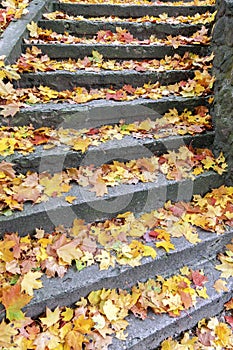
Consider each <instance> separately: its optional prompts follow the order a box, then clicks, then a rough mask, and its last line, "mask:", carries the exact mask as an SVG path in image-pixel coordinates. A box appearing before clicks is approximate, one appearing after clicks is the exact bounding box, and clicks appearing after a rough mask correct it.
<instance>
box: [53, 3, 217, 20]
mask: <svg viewBox="0 0 233 350" xmlns="http://www.w3.org/2000/svg"><path fill="white" fill-rule="evenodd" d="M52 8H53V11H63V12H66V13H67V14H69V15H72V16H86V17H95V16H96V17H97V16H100V15H101V16H107V17H108V16H118V17H123V18H125V17H134V18H138V17H142V16H147V15H148V16H159V15H161V14H163V13H167V14H168V15H169V16H180V15H182V16H193V15H195V14H196V13H200V14H201V13H205V12H207V11H210V12H214V11H215V6H209V5H206V6H185V5H183V6H182V5H179V6H177V5H176V6H170V5H166V2H163V3H161V4H160V5H153V4H152V5H147V6H144V5H130V4H127V3H125V4H122V5H115V4H80V3H59V2H56V3H53V4H52Z"/></svg>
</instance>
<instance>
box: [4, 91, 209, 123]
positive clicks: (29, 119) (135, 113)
mask: <svg viewBox="0 0 233 350" xmlns="http://www.w3.org/2000/svg"><path fill="white" fill-rule="evenodd" d="M209 98H211V96H208V97H192V98H184V97H181V96H170V97H164V98H162V99H160V100H150V99H143V98H139V99H137V100H134V101H126V102H123V101H121V102H117V101H106V100H96V101H91V102H87V103H82V104H69V103H62V104H54V103H47V104H36V105H33V106H28V107H26V108H21V110H20V112H18V113H17V114H16V115H15V116H14V118H13V119H12V118H2V119H1V120H0V123H1V125H30V124H32V125H33V126H34V127H43V126H54V127H61V126H63V127H74V128H76V129H77V128H78V129H83V128H93V127H97V126H100V125H103V124H112V123H119V121H120V120H121V119H124V120H125V121H126V122H127V123H130V122H133V121H135V120H144V119H145V118H147V117H155V116H156V115H158V116H160V115H162V114H164V113H165V112H167V111H168V110H169V109H170V108H176V109H177V110H178V111H183V110H184V108H188V109H192V108H194V107H196V106H198V105H205V106H206V105H208V100H209Z"/></svg>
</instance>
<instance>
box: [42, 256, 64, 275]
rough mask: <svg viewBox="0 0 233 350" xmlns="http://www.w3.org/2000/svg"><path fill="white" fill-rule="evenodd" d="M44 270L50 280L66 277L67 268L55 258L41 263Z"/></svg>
mask: <svg viewBox="0 0 233 350" xmlns="http://www.w3.org/2000/svg"><path fill="white" fill-rule="evenodd" d="M41 268H42V270H45V273H46V275H47V276H48V278H50V277H55V276H56V275H57V276H58V277H61V278H62V277H64V275H65V273H66V271H67V268H66V267H65V266H61V265H60V264H59V263H58V262H57V261H56V260H55V259H54V258H52V257H49V259H45V260H44V261H42V262H41Z"/></svg>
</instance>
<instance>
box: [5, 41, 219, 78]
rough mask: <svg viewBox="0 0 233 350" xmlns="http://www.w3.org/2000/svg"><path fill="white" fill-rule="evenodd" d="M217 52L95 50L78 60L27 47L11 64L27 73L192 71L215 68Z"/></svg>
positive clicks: (18, 70)
mask: <svg viewBox="0 0 233 350" xmlns="http://www.w3.org/2000/svg"><path fill="white" fill-rule="evenodd" d="M213 57H214V55H213V53H212V54H210V55H208V56H204V57H202V56H199V55H197V54H194V53H190V52H188V51H187V52H186V53H185V54H184V55H183V56H180V55H178V54H175V55H174V56H165V58H162V59H160V60H156V59H152V60H140V61H137V60H129V61H127V60H123V61H118V60H107V59H104V57H103V55H101V54H99V53H98V52H97V51H95V50H93V51H92V56H89V57H84V59H80V58H79V59H77V60H72V59H68V60H60V61H56V60H52V59H50V58H49V57H48V55H45V54H43V53H42V51H41V50H40V49H38V48H37V47H36V46H32V48H27V50H26V53H24V54H22V55H21V56H20V58H19V59H18V61H17V62H16V64H14V65H12V67H10V68H11V69H12V70H14V71H16V72H19V73H25V72H38V71H40V72H47V71H58V70H65V71H70V72H75V71H77V70H83V69H85V70H88V71H90V70H92V71H95V72H96V71H100V70H113V71H122V70H136V71H138V72H143V71H159V72H163V71H166V70H189V69H209V68H211V67H212V61H213Z"/></svg>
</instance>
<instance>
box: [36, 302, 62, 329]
mask: <svg viewBox="0 0 233 350" xmlns="http://www.w3.org/2000/svg"><path fill="white" fill-rule="evenodd" d="M59 319H60V309H59V307H57V308H56V309H55V310H54V311H51V310H50V309H49V308H48V307H46V317H40V320H41V322H42V324H43V325H44V326H47V327H48V328H49V327H51V326H53V325H54V324H55V323H57V322H58V321H59Z"/></svg>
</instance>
